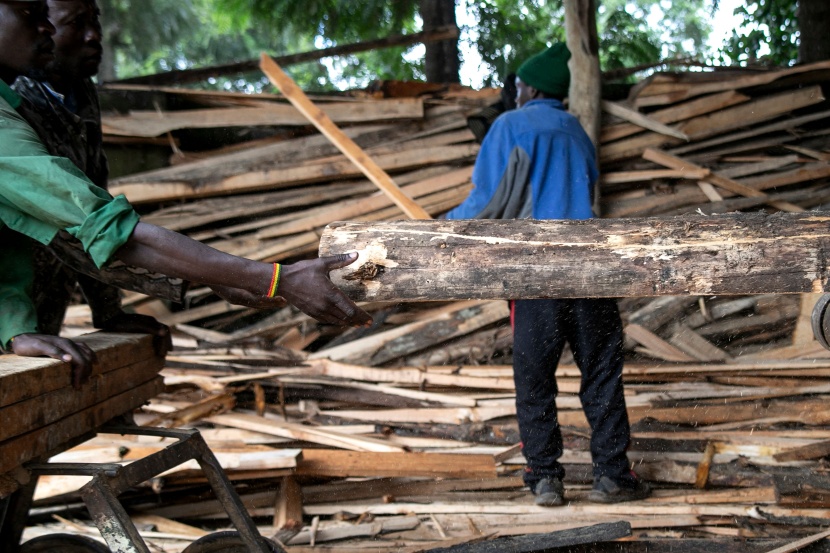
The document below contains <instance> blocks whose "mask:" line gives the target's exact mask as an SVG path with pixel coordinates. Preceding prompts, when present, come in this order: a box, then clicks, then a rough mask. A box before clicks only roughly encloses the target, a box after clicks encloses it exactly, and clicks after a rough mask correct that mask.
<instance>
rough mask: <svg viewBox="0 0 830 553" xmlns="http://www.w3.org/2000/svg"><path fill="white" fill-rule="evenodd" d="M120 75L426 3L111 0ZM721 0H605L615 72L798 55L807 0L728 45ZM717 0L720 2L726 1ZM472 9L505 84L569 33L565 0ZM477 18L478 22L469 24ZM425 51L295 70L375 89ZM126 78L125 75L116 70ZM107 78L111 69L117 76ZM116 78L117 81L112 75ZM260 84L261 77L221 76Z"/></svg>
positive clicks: (603, 35)
mask: <svg viewBox="0 0 830 553" xmlns="http://www.w3.org/2000/svg"><path fill="white" fill-rule="evenodd" d="M99 1H100V5H101V8H102V11H103V13H104V20H103V23H104V27H105V40H106V42H107V43H108V46H109V47H110V48H111V49H112V50H114V52H115V56H114V65H115V67H117V77H127V76H133V75H139V74H147V73H156V72H159V71H164V70H169V69H184V68H189V67H199V66H206V65H213V64H220V63H228V62H232V61H239V60H243V59H251V58H255V57H256V56H257V55H258V53H259V52H261V51H268V52H270V53H273V54H276V55H280V54H288V53H294V52H300V51H306V50H312V49H314V48H325V47H328V46H333V45H336V44H345V43H349V42H356V41H361V40H372V39H376V38H381V37H384V36H388V35H391V34H400V33H411V32H415V31H418V30H420V29H421V26H422V21H421V18H420V17H419V15H418V7H419V4H420V2H419V0H363V1H361V2H355V1H353V0H304V1H302V2H297V1H296V0H141V1H140V2H139V1H132V2H131V1H130V0H99ZM712 1H713V0H671V1H669V0H597V3H598V14H597V23H598V27H599V38H600V54H601V64H602V68H603V69H604V70H610V69H617V68H623V67H632V66H637V65H642V64H649V63H656V62H659V61H661V60H672V59H679V58H689V57H694V58H696V59H698V60H701V61H704V60H707V59H708V60H711V59H713V58H714V59H718V56H720V58H719V59H720V60H722V61H724V62H729V61H732V62H750V61H753V60H755V59H757V58H758V56H759V55H760V54H759V53H760V52H761V51H762V48H764V47H765V45H768V46H767V47H768V48H771V49H772V52H771V54H770V55H769V60H770V61H771V62H774V63H788V62H792V60H794V59H795V58H796V56H797V36H798V35H797V33H796V19H795V8H796V0H744V2H743V3H744V6H743V7H741V8H739V9H738V10H737V11H738V12H739V13H740V14H742V15H743V16H744V19H745V20H746V21H747V22H748V23H753V25H752V26H749V27H746V29H744V28H741V29H738V30H736V32H735V34H734V35H733V37H732V39H731V41H730V42H729V44H728V45H727V46H726V47H725V49H724V50H723V52H722V53H720V54H714V53H712V52H709V51H707V49H706V46H705V40H706V37H707V36H708V34H709V32H710V30H711V27H710V19H711V17H713V16H715V13H716V12H711V11H707V8H708V9H710V3H711V2H712ZM717 3H718V2H717V0H714V5H715V9H717ZM456 4H457V7H458V10H461V11H462V13H467V14H468V16H469V17H467V18H462V19H463V20H464V22H465V27H464V28H463V29H462V31H463V35H462V36H463V37H464V38H463V39H462V40H466V41H467V43H468V46H469V47H470V48H472V49H473V50H475V51H476V52H477V53H478V54H479V55H480V56H481V59H482V61H483V63H484V66H483V67H481V68H479V69H478V70H479V71H480V72H481V73H482V74H484V79H483V80H484V82H485V84H498V83H499V82H501V81H502V80H503V78H504V77H505V76H506V75H507V74H508V73H510V72H513V71H515V70H516V69H517V67H518V64H519V62H520V61H521V60H523V59H526V58H527V57H528V56H530V55H532V54H533V53H535V52H537V51H539V50H541V49H542V48H544V47H545V46H547V45H549V44H551V43H552V42H553V41H557V40H564V10H563V7H562V0H456ZM468 21H469V23H468ZM421 51H422V47H420V49H419V47H410V48H389V49H382V50H377V51H373V52H367V53H364V54H358V55H355V56H346V57H342V58H336V59H328V60H322V61H321V62H316V63H308V64H303V65H300V66H291V67H290V72H291V74H292V76H294V78H295V79H296V80H297V81H298V82H299V83H300V84H301V85H302V86H304V87H306V88H309V89H333V88H337V87H340V88H342V87H344V86H350V87H351V86H364V85H366V84H367V83H368V82H370V81H371V80H374V79H377V78H380V79H413V78H422V76H423V74H424V67H423V59H422V57H423V56H420V57H419V53H420V52H421ZM113 76H114V75H113ZM105 78H106V77H105ZM109 78H113V77H109ZM213 84H214V85H215V86H220V87H224V88H227V89H242V90H256V89H259V88H260V87H261V86H263V84H264V81H263V80H262V77H261V76H260V75H250V76H249V77H248V78H247V79H246V78H242V79H226V80H220V81H219V82H218V83H213Z"/></svg>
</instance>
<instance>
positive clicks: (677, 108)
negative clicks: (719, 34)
mask: <svg viewBox="0 0 830 553" xmlns="http://www.w3.org/2000/svg"><path fill="white" fill-rule="evenodd" d="M749 99H750V98H749V96H746V95H744V94H739V93H737V92H735V91H734V90H729V91H727V92H720V93H718V94H712V95H710V96H704V97H701V98H696V99H694V100H691V101H689V102H685V103H683V104H678V105H674V106H671V107H669V108H665V109H661V110H658V111H654V112H651V113H649V114H648V116H649V118H651V119H653V120H654V121H657V122H659V123H662V124H668V123H676V122H678V121H683V120H684V119H690V118H692V117H696V116H698V115H703V114H704V113H710V112H713V111H717V110H720V109H724V108H727V107H729V106H734V105H735V104H741V103H743V102H748V101H749ZM642 130H643V127H641V126H639V125H634V124H632V123H621V124H618V125H606V126H604V127H603V129H602V133H601V134H600V142H602V143H603V144H604V143H606V142H611V141H612V140H617V139H620V138H625V137H626V136H631V135H632V134H637V133H639V132H641V131H642Z"/></svg>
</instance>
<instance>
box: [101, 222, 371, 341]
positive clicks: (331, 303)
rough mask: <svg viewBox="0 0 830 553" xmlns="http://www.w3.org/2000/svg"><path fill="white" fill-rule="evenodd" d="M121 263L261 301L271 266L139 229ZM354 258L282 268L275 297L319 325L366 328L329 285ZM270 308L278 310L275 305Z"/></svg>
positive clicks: (363, 318)
mask: <svg viewBox="0 0 830 553" xmlns="http://www.w3.org/2000/svg"><path fill="white" fill-rule="evenodd" d="M115 255H116V257H117V258H118V259H120V260H121V261H123V262H125V263H128V264H130V265H135V266H137V267H143V268H145V269H149V270H152V271H157V272H160V273H164V274H166V275H169V276H173V277H178V278H183V279H186V280H190V281H194V282H201V283H202V284H206V285H208V286H216V287H219V288H221V287H226V288H238V289H241V290H245V291H246V292H248V293H250V294H253V295H255V296H261V297H264V296H266V295H267V293H268V285H269V283H270V282H271V276H272V274H273V265H272V264H271V263H261V262H259V261H253V260H250V259H245V258H242V257H236V256H234V255H230V254H227V253H223V252H220V251H219V250H216V249H214V248H211V247H210V246H207V245H205V244H202V243H201V242H198V241H196V240H192V239H191V238H188V237H187V236H184V235H182V234H179V233H176V232H173V231H170V230H167V229H164V228H162V227H158V226H155V225H150V224H147V223H139V224H138V226H136V228H135V230H134V231H133V234H132V236H131V237H130V240H129V241H128V242H127V243H126V244H124V246H122V247H121V249H119V250H118V251H117V252H116V254H115ZM355 259H357V255H356V254H353V255H342V256H334V257H329V258H325V259H314V260H310V261H302V262H300V263H295V264H293V265H285V266H283V270H282V277H281V279H280V285H279V288H278V290H277V292H278V295H279V296H282V297H283V298H285V299H286V300H287V301H288V302H289V303H291V304H292V305H294V306H295V307H297V308H298V309H300V310H302V311H303V312H305V313H307V314H308V315H310V316H312V317H314V318H316V319H318V320H319V321H322V322H326V323H331V324H341V325H342V324H345V325H353V326H361V325H366V324H369V323H370V322H371V317H370V316H369V315H368V314H367V313H366V312H365V311H363V310H362V309H360V308H358V307H357V306H356V305H355V304H354V302H352V301H351V300H350V299H349V298H347V297H346V295H345V294H343V292H341V291H340V290H339V289H338V288H337V287H336V286H334V284H332V282H331V280H329V278H328V273H329V271H331V270H332V269H336V268H340V267H345V266H346V265H349V264H350V263H352V262H354V260H355ZM274 306H275V307H279V306H280V302H279V300H278V299H275V300H274Z"/></svg>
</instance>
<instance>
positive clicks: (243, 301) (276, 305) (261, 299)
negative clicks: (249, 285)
mask: <svg viewBox="0 0 830 553" xmlns="http://www.w3.org/2000/svg"><path fill="white" fill-rule="evenodd" d="M210 289H211V290H213V291H214V292H215V293H216V295H217V296H219V297H220V298H222V299H223V300H225V301H226V302H228V303H232V304H234V305H244V306H245V307H252V308H254V309H281V308H283V307H285V306H286V305H288V302H287V301H286V300H285V298H283V297H281V296H274V297H273V298H269V297H268V296H261V295H259V294H254V293H252V292H249V291H247V290H242V289H241V288H231V287H229V286H219V285H214V286H211V287H210Z"/></svg>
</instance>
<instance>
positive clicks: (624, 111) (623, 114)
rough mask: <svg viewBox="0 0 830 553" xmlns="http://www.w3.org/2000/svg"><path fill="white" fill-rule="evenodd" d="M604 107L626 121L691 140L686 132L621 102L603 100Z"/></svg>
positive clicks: (667, 134) (604, 109)
mask: <svg viewBox="0 0 830 553" xmlns="http://www.w3.org/2000/svg"><path fill="white" fill-rule="evenodd" d="M602 109H603V111H606V112H608V113H610V114H611V115H615V116H617V117H619V118H620V119H625V120H626V121H628V122H630V123H634V124H635V125H637V126H639V127H642V128H644V129H649V130H652V131H654V132H657V133H660V134H665V135H666V136H673V137H674V138H679V139H680V140H689V136H688V135H687V134H686V133H684V132H681V131H678V130H677V129H674V128H672V127H669V126H668V125H665V124H663V123H661V122H659V121H657V120H656V119H652V118H651V117H649V116H647V115H644V114H642V113H640V112H639V111H637V110H635V109H631V108H628V107H625V106H623V105H621V104H617V103H615V102H611V101H609V100H603V101H602Z"/></svg>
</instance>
